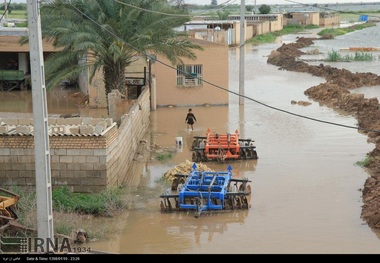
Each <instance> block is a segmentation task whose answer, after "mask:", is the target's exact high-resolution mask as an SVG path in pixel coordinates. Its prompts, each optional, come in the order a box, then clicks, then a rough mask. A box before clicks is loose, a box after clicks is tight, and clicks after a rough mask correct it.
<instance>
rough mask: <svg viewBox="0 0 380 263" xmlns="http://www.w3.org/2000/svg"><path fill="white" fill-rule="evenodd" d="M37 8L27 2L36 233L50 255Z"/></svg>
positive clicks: (49, 202)
mask: <svg viewBox="0 0 380 263" xmlns="http://www.w3.org/2000/svg"><path fill="white" fill-rule="evenodd" d="M38 4H39V1H36V0H27V8H28V9H27V11H28V34H29V55H30V67H31V78H32V98H33V123H34V131H33V132H34V152H35V172H36V193H37V232H38V238H42V239H43V240H44V251H43V252H49V251H48V248H49V242H50V243H53V242H54V228H53V209H52V189H51V187H52V183H51V167H50V150H49V132H48V115H47V103H46V87H45V70H44V59H43V52H42V34H41V18H40V10H39V7H38ZM53 244H54V243H53ZM41 252H42V251H41Z"/></svg>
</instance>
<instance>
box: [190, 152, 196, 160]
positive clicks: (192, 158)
mask: <svg viewBox="0 0 380 263" xmlns="http://www.w3.org/2000/svg"><path fill="white" fill-rule="evenodd" d="M191 161H193V162H197V153H196V152H193V154H192V155H191Z"/></svg>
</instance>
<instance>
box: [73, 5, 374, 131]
mask: <svg viewBox="0 0 380 263" xmlns="http://www.w3.org/2000/svg"><path fill="white" fill-rule="evenodd" d="M114 1H116V2H119V1H118V0H114ZM70 5H71V6H72V7H73V8H74V9H76V10H77V11H78V12H79V13H80V14H82V15H83V16H85V17H86V18H87V19H89V20H90V21H92V22H93V23H95V24H96V25H98V26H99V27H101V28H102V29H103V30H105V31H107V32H108V33H109V34H110V35H112V36H113V37H115V38H117V39H118V40H120V41H122V42H124V43H125V44H126V45H127V46H129V47H130V48H131V49H133V50H135V51H137V52H138V53H139V54H143V55H144V56H146V57H147V58H149V59H152V57H151V56H150V55H149V54H147V53H146V52H144V51H142V50H139V49H138V48H136V47H134V46H133V45H131V44H129V43H127V42H125V41H124V40H123V39H122V38H120V37H118V36H117V35H115V34H114V33H113V32H111V31H110V30H108V29H107V28H105V27H103V26H102V25H100V24H99V23H97V22H96V21H95V20H93V19H92V18H91V17H89V16H88V15H87V14H85V13H83V12H82V11H81V10H79V9H78V8H77V7H75V6H74V5H72V4H71V3H70ZM154 60H155V62H158V63H161V64H162V65H164V66H166V67H168V68H171V69H173V70H175V71H177V72H178V71H179V72H181V73H183V74H185V75H187V76H189V77H193V78H195V79H197V80H201V81H202V82H205V83H207V84H209V85H210V86H213V87H215V88H218V89H221V90H224V91H226V92H229V93H231V94H234V95H236V96H239V97H242V98H244V99H247V100H250V101H253V102H255V103H257V104H260V105H262V106H264V107H267V108H270V109H273V110H276V111H280V112H283V113H286V114H289V115H292V116H296V117H299V118H303V119H307V120H311V121H316V122H320V123H325V124H330V125H335V126H339V127H343V128H349V129H355V130H361V131H365V132H375V133H380V130H372V129H367V128H362V127H357V126H350V125H344V124H339V123H335V122H330V121H324V120H320V119H316V118H313V117H308V116H305V115H301V114H297V113H294V112H290V111H287V110H283V109H280V108H277V107H273V106H270V105H267V104H265V103H263V102H260V101H258V100H255V99H253V98H251V97H247V96H246V95H242V94H239V93H238V92H234V91H232V90H229V89H226V88H223V87H222V86H219V85H216V84H214V83H211V82H209V81H207V80H205V79H203V78H202V79H200V78H198V77H194V76H192V75H190V74H189V73H187V72H184V71H181V70H178V69H177V68H176V67H173V66H171V65H169V64H167V63H164V62H162V61H160V60H158V59H157V58H154Z"/></svg>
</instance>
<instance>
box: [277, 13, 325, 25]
mask: <svg viewBox="0 0 380 263" xmlns="http://www.w3.org/2000/svg"><path fill="white" fill-rule="evenodd" d="M284 17H285V19H284V25H292V24H296V25H301V26H307V25H317V26H319V23H320V22H319V12H290V13H287V14H285V15H284Z"/></svg>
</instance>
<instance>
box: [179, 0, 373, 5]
mask: <svg viewBox="0 0 380 263" xmlns="http://www.w3.org/2000/svg"><path fill="white" fill-rule="evenodd" d="M217 1H218V5H221V4H224V3H228V4H240V3H241V0H217ZM373 2H379V1H375V0H337V1H333V0H295V1H293V0H292V1H286V0H256V5H263V4H267V5H274V4H282V5H286V4H296V3H302V4H336V3H338V4H343V3H373ZM185 3H186V4H197V5H209V4H210V3H211V0H185ZM254 3H255V0H246V1H245V4H246V5H254Z"/></svg>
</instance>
